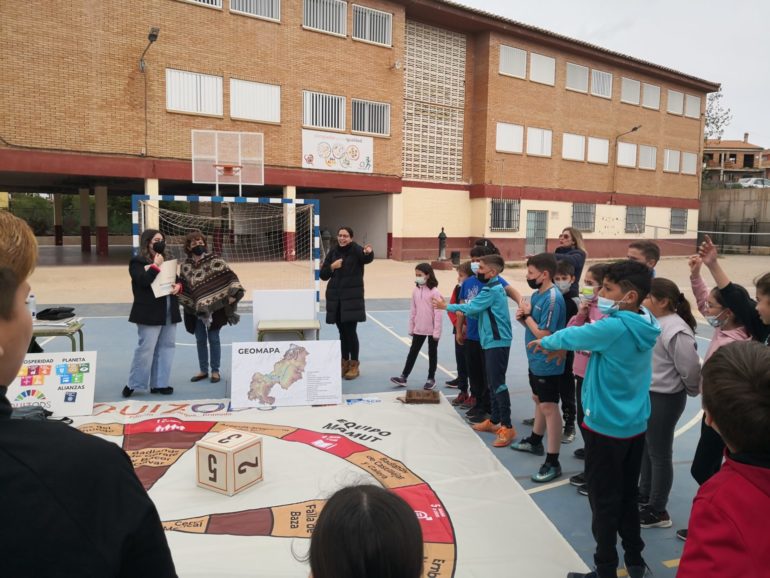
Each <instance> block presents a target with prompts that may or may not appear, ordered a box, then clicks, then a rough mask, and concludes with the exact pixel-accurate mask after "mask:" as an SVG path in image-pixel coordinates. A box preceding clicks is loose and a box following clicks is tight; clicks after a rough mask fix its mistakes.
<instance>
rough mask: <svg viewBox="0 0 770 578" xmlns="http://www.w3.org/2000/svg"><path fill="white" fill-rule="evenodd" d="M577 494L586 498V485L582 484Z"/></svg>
mask: <svg viewBox="0 0 770 578" xmlns="http://www.w3.org/2000/svg"><path fill="white" fill-rule="evenodd" d="M577 493H578V494H580V495H581V496H587V495H588V484H583V485H582V486H578V489H577Z"/></svg>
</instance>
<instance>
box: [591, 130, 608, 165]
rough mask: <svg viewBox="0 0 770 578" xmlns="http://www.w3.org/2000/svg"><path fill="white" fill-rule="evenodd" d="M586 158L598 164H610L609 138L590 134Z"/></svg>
mask: <svg viewBox="0 0 770 578" xmlns="http://www.w3.org/2000/svg"><path fill="white" fill-rule="evenodd" d="M586 160H588V162H589V163H594V164H597V165H608V164H609V163H610V141H609V139H606V138H598V137H594V136H589V137H588V153H587V155H586Z"/></svg>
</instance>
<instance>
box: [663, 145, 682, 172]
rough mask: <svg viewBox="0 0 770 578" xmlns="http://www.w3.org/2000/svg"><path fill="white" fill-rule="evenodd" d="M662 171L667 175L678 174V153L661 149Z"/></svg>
mask: <svg viewBox="0 0 770 578" xmlns="http://www.w3.org/2000/svg"><path fill="white" fill-rule="evenodd" d="M663 170H664V171H666V172H668V173H678V172H679V151H674V150H669V149H663Z"/></svg>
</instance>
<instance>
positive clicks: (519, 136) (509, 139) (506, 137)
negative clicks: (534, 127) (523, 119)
mask: <svg viewBox="0 0 770 578" xmlns="http://www.w3.org/2000/svg"><path fill="white" fill-rule="evenodd" d="M495 149H496V150H497V151H499V152H503V153H521V152H524V127H523V126H521V125H518V124H506V123H504V122H498V123H497V144H496V146H495Z"/></svg>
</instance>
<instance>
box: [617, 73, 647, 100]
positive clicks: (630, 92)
mask: <svg viewBox="0 0 770 578" xmlns="http://www.w3.org/2000/svg"><path fill="white" fill-rule="evenodd" d="M641 87H642V84H641V83H640V82H639V81H638V80H632V79H630V78H621V79H620V102H627V103H628V104H639V91H640V90H641Z"/></svg>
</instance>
